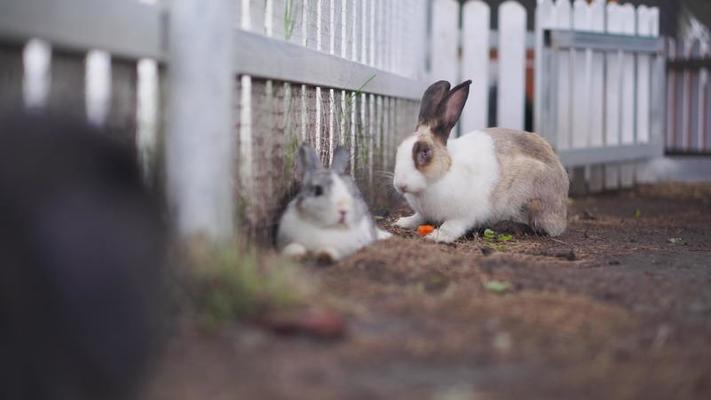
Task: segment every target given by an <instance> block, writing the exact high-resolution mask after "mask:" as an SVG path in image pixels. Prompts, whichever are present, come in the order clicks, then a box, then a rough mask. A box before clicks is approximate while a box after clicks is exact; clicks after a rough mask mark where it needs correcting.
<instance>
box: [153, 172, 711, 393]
mask: <svg viewBox="0 0 711 400" xmlns="http://www.w3.org/2000/svg"><path fill="white" fill-rule="evenodd" d="M404 211H406V210H403V212H404ZM386 227H388V228H390V229H391V230H393V231H395V230H394V229H393V228H392V227H391V226H389V225H388V224H387V223H386ZM396 233H398V236H399V237H396V238H393V239H390V240H387V241H384V242H380V243H378V244H376V245H374V246H372V247H371V248H368V249H366V250H364V251H362V252H360V253H358V254H356V255H354V256H352V257H350V258H348V259H347V260H344V261H342V262H340V263H338V264H336V265H333V266H330V267H315V266H314V267H306V268H308V269H309V270H310V271H311V272H312V273H313V274H314V275H315V276H316V277H317V278H318V279H319V280H320V282H321V286H322V294H321V296H322V299H323V303H324V304H326V305H328V306H329V307H332V308H335V309H337V310H340V311H341V312H342V313H343V314H344V315H345V316H346V318H347V321H348V335H347V337H346V338H344V339H341V340H331V341H324V340H317V339H313V338H309V337H304V336H283V335H276V334H272V333H269V332H267V331H265V330H262V329H259V328H256V327H253V326H249V325H236V326H231V327H229V328H228V329H224V330H223V331H221V332H220V333H219V334H213V335H205V334H202V333H199V331H198V330H197V329H193V328H190V326H191V325H190V324H186V327H184V328H182V329H181V330H180V332H179V333H178V334H177V335H176V336H175V337H174V338H173V339H172V340H171V341H170V343H169V344H168V345H167V349H166V353H165V357H164V360H163V362H162V364H161V367H160V368H158V373H157V376H156V377H155V378H154V379H153V380H152V382H151V384H150V385H149V391H148V395H147V396H146V397H147V398H150V399H170V400H180V399H237V398H244V399H257V398H260V399H261V398H268V399H272V398H274V399H278V398H288V399H319V398H333V399H375V398H378V399H452V400H455V399H509V398H510V399H550V398H561V399H573V398H575V399H588V398H590V399H709V398H711V185H659V186H650V187H642V188H639V189H636V190H634V191H628V192H621V193H616V194H609V195H602V196H595V197H589V198H583V199H577V200H574V201H572V202H571V207H570V225H569V229H568V231H567V232H566V233H565V234H564V235H563V236H561V237H560V238H558V239H556V240H554V239H551V238H548V237H541V236H535V235H528V234H526V233H515V234H514V239H513V241H511V242H505V243H501V244H497V245H496V246H494V247H498V251H493V252H492V251H491V250H488V249H487V248H488V247H491V246H490V245H489V244H488V243H487V242H486V241H484V240H483V239H481V238H479V236H478V235H472V236H470V237H469V238H467V239H465V240H461V241H459V242H458V243H456V244H454V245H437V244H433V243H429V242H427V241H425V240H423V239H421V238H419V237H417V236H416V235H414V234H412V233H409V232H399V231H398V232H396ZM493 280H496V281H501V282H503V283H508V284H510V289H508V290H505V291H504V292H503V293H500V292H497V291H494V290H487V286H486V284H487V283H489V282H491V281H493ZM489 289H491V288H489Z"/></svg>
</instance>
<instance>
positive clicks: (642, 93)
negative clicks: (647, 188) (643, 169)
mask: <svg viewBox="0 0 711 400" xmlns="http://www.w3.org/2000/svg"><path fill="white" fill-rule="evenodd" d="M637 35H638V36H652V15H651V13H650V10H649V8H647V7H645V6H639V7H638V8H637ZM651 63H652V58H651V57H650V56H649V55H646V54H639V55H637V142H638V143H649V139H650V137H651V135H650V124H649V123H650V114H649V111H650V99H651V95H652V92H651V87H650V85H651V83H652V80H651V67H652V64H651Z"/></svg>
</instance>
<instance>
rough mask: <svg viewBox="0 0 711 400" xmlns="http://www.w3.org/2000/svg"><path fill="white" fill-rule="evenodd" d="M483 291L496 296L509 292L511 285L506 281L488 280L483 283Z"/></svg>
mask: <svg viewBox="0 0 711 400" xmlns="http://www.w3.org/2000/svg"><path fill="white" fill-rule="evenodd" d="M484 289H486V290H487V291H489V292H492V293H496V294H503V293H506V292H508V291H509V290H511V284H510V283H509V282H506V281H497V280H490V281H487V282H485V283H484Z"/></svg>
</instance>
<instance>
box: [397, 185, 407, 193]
mask: <svg viewBox="0 0 711 400" xmlns="http://www.w3.org/2000/svg"><path fill="white" fill-rule="evenodd" d="M397 188H398V190H400V193H407V185H399V186H398V187H397Z"/></svg>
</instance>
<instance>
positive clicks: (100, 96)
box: [84, 50, 128, 126]
mask: <svg viewBox="0 0 711 400" xmlns="http://www.w3.org/2000/svg"><path fill="white" fill-rule="evenodd" d="M84 79H85V80H84V88H85V90H86V92H85V100H86V116H87V120H88V121H89V123H91V124H93V125H96V126H102V125H104V122H106V117H107V115H108V114H109V102H110V100H111V55H110V54H109V53H107V52H105V51H101V50H92V51H90V52H89V53H88V54H87V55H86V74H85V76H84ZM126 84H128V83H126Z"/></svg>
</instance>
